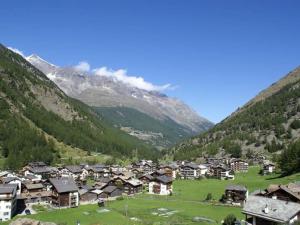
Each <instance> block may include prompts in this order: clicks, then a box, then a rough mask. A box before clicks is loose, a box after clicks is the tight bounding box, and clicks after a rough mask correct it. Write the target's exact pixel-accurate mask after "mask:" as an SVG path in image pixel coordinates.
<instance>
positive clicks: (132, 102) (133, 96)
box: [26, 54, 213, 147]
mask: <svg viewBox="0 0 300 225" xmlns="http://www.w3.org/2000/svg"><path fill="white" fill-rule="evenodd" d="M26 59H27V60H28V61H29V62H30V63H31V64H32V65H34V66H35V67H37V68H38V69H39V70H41V71H42V72H43V73H45V74H46V75H47V77H48V78H49V79H51V80H52V81H53V82H55V83H56V84H57V85H58V86H59V87H60V88H61V89H62V90H63V91H64V92H65V93H66V94H67V95H69V96H71V97H73V98H76V99H79V100H81V101H83V102H84V103H86V104H88V105H90V106H93V107H95V108H96V109H97V112H99V113H100V114H101V115H102V116H103V117H104V118H105V119H106V120H108V121H110V122H111V123H113V124H114V125H115V126H117V127H119V128H120V129H122V130H124V131H126V132H128V133H129V134H131V135H134V136H136V137H138V138H140V139H142V140H145V141H146V142H148V143H151V144H153V145H156V146H159V147H167V146H171V145H173V144H175V143H176V142H178V141H179V140H182V139H183V138H185V137H188V136H192V135H195V134H198V133H201V132H203V131H206V130H207V129H209V128H211V127H212V126H213V124H212V123H211V122H210V121H208V120H207V119H205V118H203V117H200V116H199V115H198V114H197V113H196V112H195V111H193V110H192V109H191V108H190V107H189V106H187V105H186V104H185V103H183V102H182V101H180V100H178V99H175V98H171V97H168V96H167V95H165V94H163V93H161V92H159V89H160V87H156V86H153V85H148V86H149V87H148V86H147V85H140V86H134V85H132V84H131V80H130V78H127V77H126V74H124V71H122V70H119V71H116V72H115V73H117V76H109V75H107V74H109V73H113V72H112V71H109V70H107V69H106V68H100V69H98V70H97V71H93V72H88V70H89V65H86V64H84V62H83V63H81V64H80V65H79V66H74V67H59V66H56V65H53V64H51V63H49V62H47V61H45V60H43V59H42V58H41V57H39V56H38V55H35V54H34V55H31V56H29V57H26ZM118 77H125V78H126V79H122V80H120V79H118ZM136 79H139V78H136ZM124 80H125V81H124ZM138 81H139V80H138ZM143 84H144V83H143ZM166 87H167V86H166Z"/></svg>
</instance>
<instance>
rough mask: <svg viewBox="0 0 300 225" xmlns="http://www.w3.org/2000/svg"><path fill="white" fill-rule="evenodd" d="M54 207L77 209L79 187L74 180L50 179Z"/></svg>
mask: <svg viewBox="0 0 300 225" xmlns="http://www.w3.org/2000/svg"><path fill="white" fill-rule="evenodd" d="M49 181H50V183H51V185H52V187H51V194H52V199H51V201H52V205H54V206H56V207H77V206H78V205H79V193H78V187H77V185H76V183H75V181H74V179H73V178H50V179H49Z"/></svg>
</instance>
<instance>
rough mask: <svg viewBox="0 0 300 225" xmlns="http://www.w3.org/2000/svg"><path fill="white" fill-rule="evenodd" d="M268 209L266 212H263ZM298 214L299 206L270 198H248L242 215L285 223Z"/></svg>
mask: <svg viewBox="0 0 300 225" xmlns="http://www.w3.org/2000/svg"><path fill="white" fill-rule="evenodd" d="M265 208H268V212H266V211H265ZM299 212H300V204H298V203H294V202H286V201H281V200H277V199H272V198H264V197H258V196H249V198H248V199H247V201H246V203H245V206H244V208H243V210H242V213H244V214H247V215H252V216H256V217H260V218H264V219H266V220H271V221H275V222H280V223H287V222H289V220H290V219H292V218H293V217H294V216H295V215H296V214H297V213H299Z"/></svg>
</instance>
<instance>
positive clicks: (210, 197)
mask: <svg viewBox="0 0 300 225" xmlns="http://www.w3.org/2000/svg"><path fill="white" fill-rule="evenodd" d="M211 200H212V194H211V193H208V194H207V196H206V199H205V201H211Z"/></svg>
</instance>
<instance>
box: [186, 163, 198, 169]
mask: <svg viewBox="0 0 300 225" xmlns="http://www.w3.org/2000/svg"><path fill="white" fill-rule="evenodd" d="M182 167H190V168H192V169H199V165H197V164H195V163H186V164H184V165H183V166H182Z"/></svg>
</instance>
